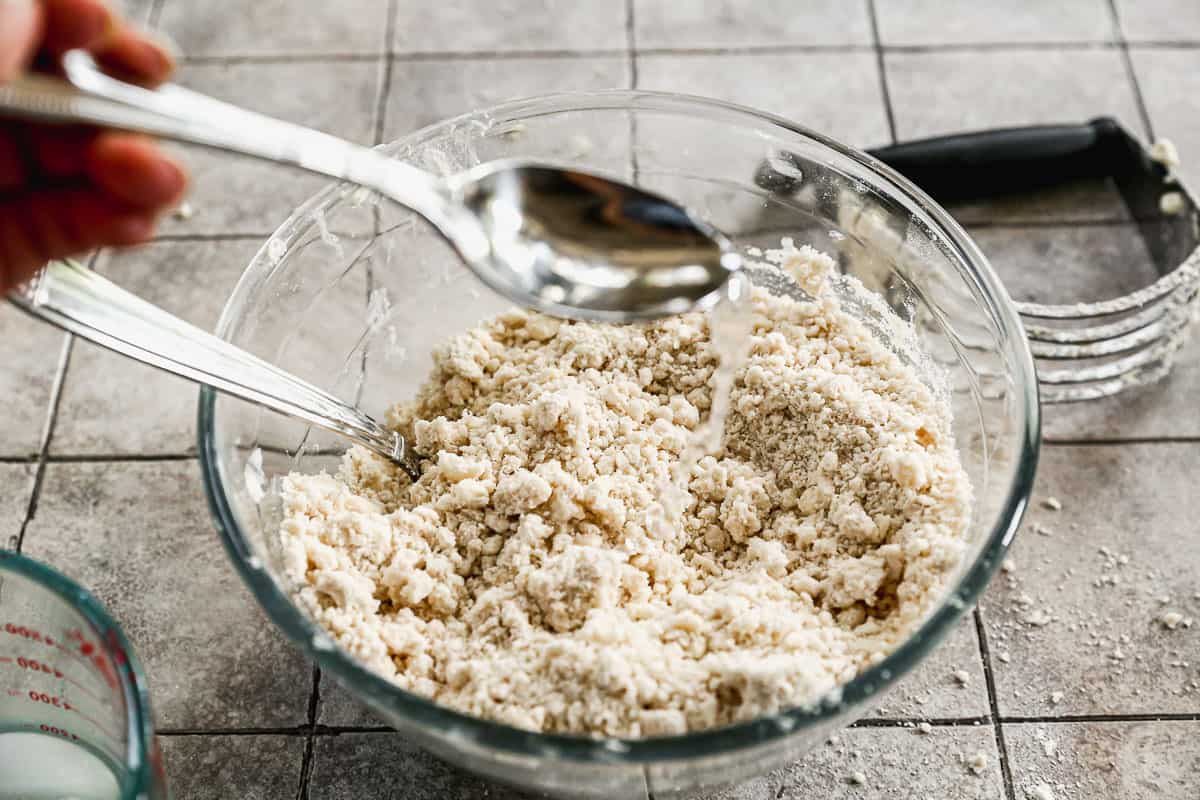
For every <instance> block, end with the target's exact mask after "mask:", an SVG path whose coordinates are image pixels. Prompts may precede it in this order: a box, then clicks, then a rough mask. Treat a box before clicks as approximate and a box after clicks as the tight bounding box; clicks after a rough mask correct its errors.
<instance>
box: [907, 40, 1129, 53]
mask: <svg viewBox="0 0 1200 800" xmlns="http://www.w3.org/2000/svg"><path fill="white" fill-rule="evenodd" d="M1119 46H1120V45H1119V44H1118V43H1117V42H1116V41H1113V40H1092V41H1086V42H1054V41H1044V42H954V43H952V44H889V45H884V46H883V51H884V52H885V53H978V52H989V53H990V52H1004V51H1012V52H1021V51H1028V50H1074V51H1079V50H1116V49H1117V48H1118V47H1119Z"/></svg>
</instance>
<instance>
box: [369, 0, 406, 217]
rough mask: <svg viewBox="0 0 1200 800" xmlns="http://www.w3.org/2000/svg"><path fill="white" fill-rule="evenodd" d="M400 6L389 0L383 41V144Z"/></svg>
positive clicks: (378, 127)
mask: <svg viewBox="0 0 1200 800" xmlns="http://www.w3.org/2000/svg"><path fill="white" fill-rule="evenodd" d="M399 15H400V12H399V6H398V5H397V0H388V4H387V23H386V24H385V25H384V28H383V35H384V36H385V37H386V38H385V39H384V43H383V75H382V77H381V79H380V81H379V99H378V101H377V102H376V103H375V144H376V145H380V144H383V130H384V122H385V120H386V119H387V111H388V99H389V97H390V95H391V93H392V73H393V72H394V71H395V68H394V62H395V58H396V51H395V45H394V42H395V41H396V20H397V19H398V18H399ZM375 233H376V234H377V235H378V233H379V226H378V225H376V226H375Z"/></svg>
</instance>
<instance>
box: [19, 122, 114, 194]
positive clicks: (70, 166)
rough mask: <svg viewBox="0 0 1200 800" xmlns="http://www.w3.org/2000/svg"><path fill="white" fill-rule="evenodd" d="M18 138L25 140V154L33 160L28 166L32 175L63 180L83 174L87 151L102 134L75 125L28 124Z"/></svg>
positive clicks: (93, 129)
mask: <svg viewBox="0 0 1200 800" xmlns="http://www.w3.org/2000/svg"><path fill="white" fill-rule="evenodd" d="M3 135H4V134H3V133H2V132H0V136H3ZM17 135H19V136H21V137H22V138H23V139H24V142H25V150H26V153H27V154H28V157H29V158H30V159H31V160H32V163H31V164H29V165H27V167H28V170H29V172H30V173H31V174H33V175H37V176H38V177H43V178H50V179H52V180H55V181H61V180H62V179H64V178H73V177H76V176H79V175H82V174H83V172H84V166H85V164H86V159H87V150H88V148H89V147H91V146H92V143H93V142H95V141H96V137H97V136H98V135H99V131H97V130H96V129H95V128H89V127H84V126H76V125H29V126H27V127H26V128H24V129H23V130H21V131H20V133H19V134H17Z"/></svg>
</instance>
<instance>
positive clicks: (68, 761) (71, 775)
mask: <svg viewBox="0 0 1200 800" xmlns="http://www.w3.org/2000/svg"><path fill="white" fill-rule="evenodd" d="M119 797H120V787H119V786H118V785H117V777H116V775H114V774H113V772H112V771H111V770H110V769H109V768H108V765H107V764H105V763H104V761H102V760H101V759H100V758H97V757H96V756H94V755H92V754H91V753H89V752H88V751H87V750H85V749H83V748H82V747H80V746H79V745H78V744H74V743H72V742H69V741H66V740H64V739H63V738H61V737H60V736H59V735H57V734H54V733H51V732H48V731H47V732H43V731H39V732H37V733H0V800H66V798H74V799H76V800H116V799H117V798H119Z"/></svg>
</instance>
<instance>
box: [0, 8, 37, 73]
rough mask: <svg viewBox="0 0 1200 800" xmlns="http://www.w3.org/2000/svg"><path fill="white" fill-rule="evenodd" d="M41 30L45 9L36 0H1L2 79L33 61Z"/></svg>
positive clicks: (0, 62)
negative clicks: (43, 10)
mask: <svg viewBox="0 0 1200 800" xmlns="http://www.w3.org/2000/svg"><path fill="white" fill-rule="evenodd" d="M41 30H42V10H41V7H40V6H39V5H38V4H37V3H35V2H34V0H0V83H4V82H5V81H9V80H12V79H13V78H15V77H16V76H17V75H18V74H19V73H20V72H21V71H22V70H23V69H24V68H25V67H26V66H27V65H28V64H29V61H30V60H31V59H32V58H33V53H34V51H35V50H36V49H37V43H38V39H39V38H41Z"/></svg>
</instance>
